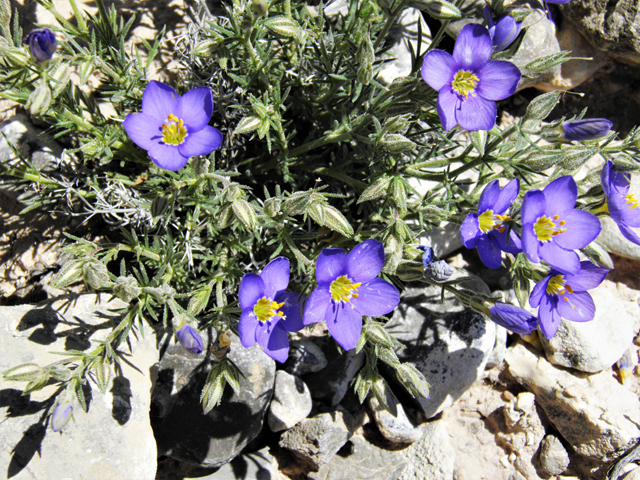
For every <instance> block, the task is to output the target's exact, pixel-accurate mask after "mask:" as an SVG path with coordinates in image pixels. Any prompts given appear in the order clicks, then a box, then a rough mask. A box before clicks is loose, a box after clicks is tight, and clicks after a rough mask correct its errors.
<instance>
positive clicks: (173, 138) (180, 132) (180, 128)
mask: <svg viewBox="0 0 640 480" xmlns="http://www.w3.org/2000/svg"><path fill="white" fill-rule="evenodd" d="M187 135H188V133H187V127H185V126H184V121H183V120H182V119H181V118H178V117H176V116H175V115H174V114H173V113H170V114H169V116H168V117H167V120H166V121H165V122H164V123H163V124H162V141H163V142H164V143H165V144H167V145H180V144H181V143H182V142H184V139H185V138H187Z"/></svg>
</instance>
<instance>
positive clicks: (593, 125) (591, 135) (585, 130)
mask: <svg viewBox="0 0 640 480" xmlns="http://www.w3.org/2000/svg"><path fill="white" fill-rule="evenodd" d="M612 128H613V123H612V122H611V121H609V120H607V119H606V118H587V119H584V120H576V121H575V122H566V123H565V124H563V125H562V130H563V134H562V136H563V137H564V139H565V140H569V141H576V142H580V141H582V140H594V139H596V138H600V137H604V136H605V135H606V134H607V133H609V130H611V129H612Z"/></svg>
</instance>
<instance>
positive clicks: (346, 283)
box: [329, 275, 362, 302]
mask: <svg viewBox="0 0 640 480" xmlns="http://www.w3.org/2000/svg"><path fill="white" fill-rule="evenodd" d="M361 285H362V283H354V282H353V281H351V279H349V278H348V277H347V276H346V275H342V276H340V277H338V278H336V279H335V280H334V281H333V282H331V286H330V287H329V290H330V291H331V299H332V300H333V301H335V302H339V301H343V302H348V301H350V300H351V299H352V298H358V294H357V293H356V292H357V291H358V287H360V286H361Z"/></svg>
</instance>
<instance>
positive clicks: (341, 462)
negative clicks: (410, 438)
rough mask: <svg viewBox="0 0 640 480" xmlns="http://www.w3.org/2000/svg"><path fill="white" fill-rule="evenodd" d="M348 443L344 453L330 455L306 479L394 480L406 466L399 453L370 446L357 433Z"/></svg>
mask: <svg viewBox="0 0 640 480" xmlns="http://www.w3.org/2000/svg"><path fill="white" fill-rule="evenodd" d="M349 442H350V444H348V448H347V445H345V447H343V452H344V453H343V452H342V451H341V452H340V453H339V454H338V455H334V456H333V458H332V459H331V461H330V462H329V463H328V464H327V465H325V466H324V467H322V468H321V469H320V471H319V472H317V473H316V472H311V473H309V475H308V478H309V480H347V479H348V480H396V479H397V478H398V477H399V475H401V474H402V471H403V470H404V468H405V466H406V461H405V460H404V458H403V457H402V452H398V451H391V450H385V449H382V448H380V447H377V446H375V445H372V444H371V443H369V442H367V441H366V440H365V439H364V438H363V437H361V436H360V435H356V436H353V437H351V439H350V440H349ZM345 450H346V451H345Z"/></svg>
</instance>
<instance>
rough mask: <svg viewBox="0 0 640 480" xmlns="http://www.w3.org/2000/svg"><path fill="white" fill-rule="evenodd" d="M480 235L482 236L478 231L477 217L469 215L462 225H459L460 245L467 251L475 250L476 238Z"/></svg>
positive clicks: (472, 214)
mask: <svg viewBox="0 0 640 480" xmlns="http://www.w3.org/2000/svg"><path fill="white" fill-rule="evenodd" d="M481 235H484V234H483V233H482V232H481V231H480V225H479V224H478V215H476V214H475V213H470V214H469V215H467V216H466V217H465V219H464V220H463V221H462V225H460V240H462V244H463V245H464V246H465V247H467V248H469V249H471V248H476V246H477V242H478V237H480V236H481Z"/></svg>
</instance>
